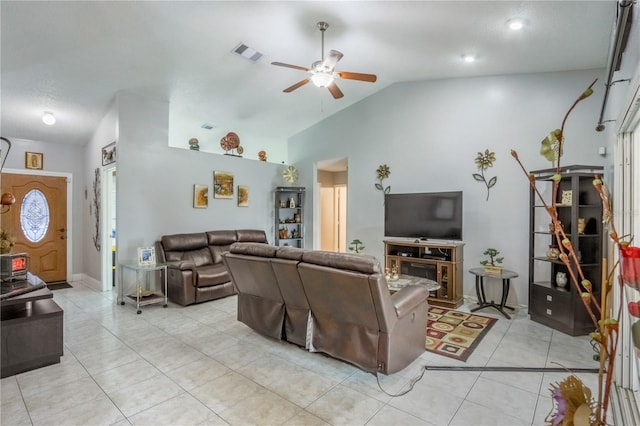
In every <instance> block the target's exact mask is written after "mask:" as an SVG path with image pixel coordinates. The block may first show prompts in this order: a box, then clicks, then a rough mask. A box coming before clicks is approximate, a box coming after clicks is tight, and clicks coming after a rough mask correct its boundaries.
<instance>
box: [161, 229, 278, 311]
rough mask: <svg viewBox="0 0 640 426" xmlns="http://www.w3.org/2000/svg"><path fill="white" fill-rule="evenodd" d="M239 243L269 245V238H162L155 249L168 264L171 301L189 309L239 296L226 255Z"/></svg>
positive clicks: (225, 234)
mask: <svg viewBox="0 0 640 426" xmlns="http://www.w3.org/2000/svg"><path fill="white" fill-rule="evenodd" d="M237 241H242V242H254V243H266V242H267V236H266V234H265V232H264V231H262V230H255V229H240V230H231V231H208V232H197V233H191V234H174V235H164V236H162V238H161V239H160V241H156V244H155V245H156V256H157V259H158V262H162V263H167V297H169V299H171V301H173V302H175V303H178V304H180V305H183V306H185V305H191V304H193V303H201V302H206V301H209V300H214V299H219V298H221V297H226V296H230V295H232V294H235V293H236V291H235V288H234V287H233V284H232V283H231V277H230V276H229V273H228V272H227V268H226V267H225V266H224V264H223V263H222V253H223V252H225V251H227V250H229V247H230V246H231V244H233V243H235V242H237Z"/></svg>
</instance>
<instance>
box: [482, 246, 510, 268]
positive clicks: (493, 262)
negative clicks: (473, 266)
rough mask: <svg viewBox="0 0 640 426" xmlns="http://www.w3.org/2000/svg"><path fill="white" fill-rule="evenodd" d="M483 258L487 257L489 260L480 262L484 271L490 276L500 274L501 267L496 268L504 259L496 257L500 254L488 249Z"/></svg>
mask: <svg viewBox="0 0 640 426" xmlns="http://www.w3.org/2000/svg"><path fill="white" fill-rule="evenodd" d="M482 254H484V255H485V256H489V260H483V261H481V262H480V264H481V265H483V266H484V270H485V272H487V273H490V274H501V273H502V266H498V265H499V264H501V263H502V261H503V260H504V257H498V255H499V254H500V252H499V251H498V250H496V249H494V248H491V247H489V248H488V249H486V250H485V251H484V253H482Z"/></svg>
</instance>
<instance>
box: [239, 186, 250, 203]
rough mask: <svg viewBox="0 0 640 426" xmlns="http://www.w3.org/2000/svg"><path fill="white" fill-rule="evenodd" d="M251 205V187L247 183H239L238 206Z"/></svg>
mask: <svg viewBox="0 0 640 426" xmlns="http://www.w3.org/2000/svg"><path fill="white" fill-rule="evenodd" d="M248 206H249V187H248V186H246V185H238V207H248Z"/></svg>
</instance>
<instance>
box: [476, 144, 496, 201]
mask: <svg viewBox="0 0 640 426" xmlns="http://www.w3.org/2000/svg"><path fill="white" fill-rule="evenodd" d="M495 161H496V153H495V152H493V151H489V150H488V149H485V150H484V153H482V152H479V153H478V155H476V159H475V162H476V166H478V170H480V173H474V174H473V178H474V179H475V180H477V181H478V182H484V184H485V186H486V187H487V198H486V200H485V201H489V190H490V189H491V188H492V187H493V186H494V185H495V184H496V183H497V182H498V177H497V176H494V177H492V178H491V179H489V180H488V181H487V179H486V178H485V176H484V171H485V170H487V169H488V168H489V167H493V163H494V162H495Z"/></svg>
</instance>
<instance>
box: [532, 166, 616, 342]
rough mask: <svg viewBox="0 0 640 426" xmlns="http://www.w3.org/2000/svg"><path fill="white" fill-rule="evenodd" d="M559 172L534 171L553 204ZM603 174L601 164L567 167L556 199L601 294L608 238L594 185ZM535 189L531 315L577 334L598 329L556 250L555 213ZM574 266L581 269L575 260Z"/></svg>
mask: <svg viewBox="0 0 640 426" xmlns="http://www.w3.org/2000/svg"><path fill="white" fill-rule="evenodd" d="M555 173H556V169H555V168H552V169H544V170H536V171H532V172H531V175H532V176H533V177H534V179H535V185H536V188H538V190H539V191H540V193H541V194H542V196H543V198H544V200H545V202H547V203H548V204H549V205H551V197H552V187H553V185H552V180H551V177H552V176H553V175H554V174H555ZM602 173H603V168H602V167H600V166H583V165H576V166H565V167H562V168H561V180H560V185H559V188H558V192H557V199H556V202H557V204H556V205H557V211H558V218H559V220H560V222H561V223H562V227H563V229H564V232H565V233H566V234H567V237H568V238H569V239H570V240H571V244H572V245H573V247H574V250H575V251H576V253H577V257H578V260H579V262H580V266H581V267H582V270H583V272H584V274H585V278H587V279H589V280H590V281H591V284H592V286H593V292H594V294H595V295H596V297H599V294H600V288H601V281H602V258H603V256H604V241H605V240H604V236H603V224H602V203H601V201H600V197H599V195H598V192H597V191H596V190H595V188H594V187H593V179H594V176H595V175H596V174H598V175H602ZM530 192H531V194H530V216H529V219H530V220H529V222H530V225H529V315H530V317H531V319H532V320H533V321H536V322H539V323H541V324H544V325H546V326H549V327H551V328H554V329H556V330H559V331H562V332H563V333H566V334H569V335H572V336H579V335H584V334H588V333H589V332H591V331H594V329H595V325H594V324H593V321H592V319H591V317H590V316H589V314H588V313H587V310H586V308H585V307H584V305H583V303H582V300H581V298H580V297H581V296H580V292H579V291H578V290H577V289H576V288H575V286H574V285H573V283H572V282H571V277H570V274H569V273H568V271H567V268H566V266H565V265H564V264H563V263H562V261H561V260H559V259H556V258H555V256H554V253H553V251H554V250H553V249H554V248H555V246H559V245H560V242H559V241H557V238H556V236H555V235H554V233H553V232H552V228H550V224H551V217H550V216H549V214H548V212H547V211H546V210H545V208H544V206H543V204H542V202H541V201H540V199H539V197H538V196H537V195H536V193H535V192H534V191H533V189H531V191H530ZM572 268H573V269H574V270H577V266H576V265H573V266H572ZM574 272H575V271H574ZM562 274H565V275H566V278H567V283H566V285H563V280H562Z"/></svg>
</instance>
